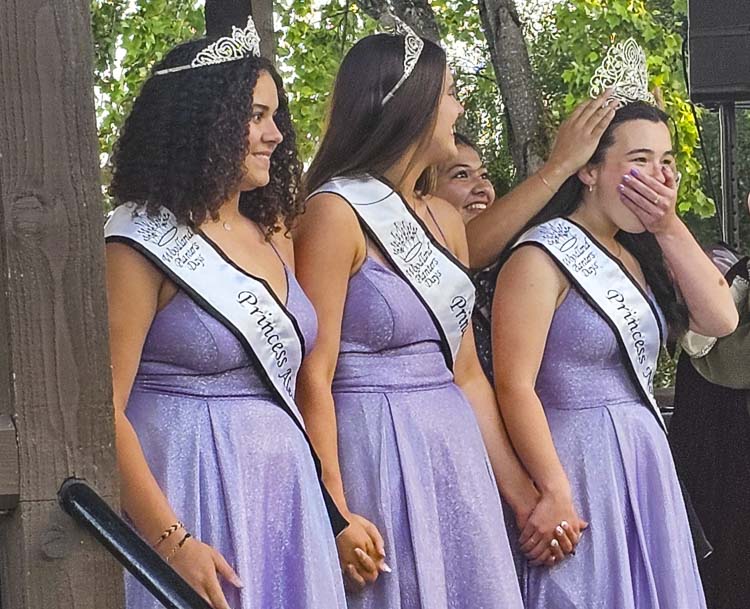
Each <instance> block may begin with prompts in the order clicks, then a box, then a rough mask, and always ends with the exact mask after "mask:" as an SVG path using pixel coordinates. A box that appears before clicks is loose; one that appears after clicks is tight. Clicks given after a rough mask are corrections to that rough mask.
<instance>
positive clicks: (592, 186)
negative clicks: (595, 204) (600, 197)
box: [589, 184, 594, 192]
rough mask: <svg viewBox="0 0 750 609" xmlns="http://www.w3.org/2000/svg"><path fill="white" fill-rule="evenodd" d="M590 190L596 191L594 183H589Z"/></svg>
mask: <svg viewBox="0 0 750 609" xmlns="http://www.w3.org/2000/svg"><path fill="white" fill-rule="evenodd" d="M589 192H594V185H593V184H589Z"/></svg>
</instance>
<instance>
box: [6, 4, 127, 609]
mask: <svg viewBox="0 0 750 609" xmlns="http://www.w3.org/2000/svg"><path fill="white" fill-rule="evenodd" d="M90 32H91V24H90V16H89V1H88V0H67V1H66V2H50V1H49V0H2V2H0V251H1V252H2V253H1V254H0V262H1V263H2V264H1V266H0V332H2V333H3V334H4V335H5V336H4V337H3V338H5V340H4V341H3V349H0V353H2V355H0V414H5V415H9V416H11V417H12V419H13V422H14V423H15V427H16V432H17V438H18V453H17V454H18V457H17V458H18V461H19V467H20V488H19V502H18V506H17V507H16V508H15V510H13V512H12V513H11V514H10V515H9V516H7V517H5V518H4V519H2V520H0V606H2V607H3V609H57V608H60V609H62V608H63V607H64V608H66V609H89V608H91V607H107V608H108V609H121V608H122V607H123V604H124V603H123V591H122V571H121V569H120V568H119V566H118V565H117V563H116V562H115V561H114V560H113V559H112V558H111V557H110V556H109V555H108V554H107V553H106V551H105V550H104V549H103V548H102V547H100V546H99V545H98V544H97V543H96V542H95V541H94V540H93V539H92V538H90V537H89V536H88V535H87V534H86V533H84V532H83V531H82V530H80V529H78V528H77V527H76V526H75V524H74V522H73V521H72V519H70V518H69V517H68V516H67V515H65V514H64V513H63V512H62V510H61V509H60V508H59V507H58V504H57V497H56V494H57V490H58V488H59V486H60V484H61V483H62V481H63V480H64V479H65V478H67V477H68V476H77V477H80V478H84V479H86V480H87V481H88V482H89V483H90V484H91V485H92V486H93V487H94V488H96V489H97V491H98V492H99V493H100V494H101V495H102V496H103V497H105V498H106V499H107V500H108V501H109V502H110V504H113V505H114V506H115V507H116V506H117V504H118V493H119V490H118V482H117V473H116V464H115V454H114V427H113V409H112V402H111V374H110V369H109V348H108V344H107V308H106V298H105V292H104V269H103V239H102V224H103V213H102V201H101V192H100V189H99V179H98V164H99V163H98V150H97V138H96V125H95V120H94V99H93V78H92V76H93V71H92V64H93V61H92V45H91V34H90Z"/></svg>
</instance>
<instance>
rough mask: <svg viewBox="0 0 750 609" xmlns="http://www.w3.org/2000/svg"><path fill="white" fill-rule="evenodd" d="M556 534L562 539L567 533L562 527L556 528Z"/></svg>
mask: <svg viewBox="0 0 750 609" xmlns="http://www.w3.org/2000/svg"><path fill="white" fill-rule="evenodd" d="M555 533H557V536H558V537H562V536H563V535H565V531H563V528H562V527H555Z"/></svg>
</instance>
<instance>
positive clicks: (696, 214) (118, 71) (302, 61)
mask: <svg viewBox="0 0 750 609" xmlns="http://www.w3.org/2000/svg"><path fill="white" fill-rule="evenodd" d="M516 1H517V4H518V8H519V13H520V15H521V19H522V20H523V22H524V33H525V36H526V40H527V46H528V49H529V55H530V58H531V62H532V67H533V69H534V72H535V77H536V82H537V87H538V90H539V93H540V95H541V97H542V100H543V105H544V108H545V112H546V122H547V124H548V126H549V129H550V132H551V133H552V132H554V128H555V126H556V125H557V124H559V122H560V121H561V120H562V119H563V118H564V117H565V116H566V115H567V113H568V112H570V110H571V109H572V108H573V107H574V106H575V104H576V103H578V101H579V100H582V99H585V98H586V97H587V96H588V81H589V79H590V78H591V76H592V75H593V72H594V70H595V69H596V66H597V65H599V63H600V62H601V59H602V57H603V54H604V52H605V51H606V49H607V48H608V47H609V46H610V44H611V43H612V42H613V41H618V40H624V39H626V38H628V37H629V36H633V37H634V38H635V39H636V40H637V41H638V42H639V43H640V44H642V45H643V46H644V48H645V49H646V53H647V56H648V68H649V72H650V75H651V82H650V84H651V86H652V87H658V88H659V89H660V91H661V93H662V96H663V99H664V102H665V107H666V110H667V112H668V113H669V114H670V116H671V117H672V119H673V121H674V130H673V131H674V141H675V146H676V154H677V162H678V165H679V169H680V171H681V172H682V176H683V179H682V183H681V199H680V205H679V209H680V212H681V213H682V214H683V217H684V218H685V219H686V220H687V222H688V224H689V226H690V227H691V229H692V230H693V231H694V232H695V233H696V235H697V236H698V237H699V239H700V240H701V241H703V242H706V243H708V242H711V241H714V240H716V239H717V238H718V236H719V230H718V226H719V224H718V222H717V219H716V217H715V206H714V200H715V199H716V197H717V196H720V175H721V173H720V166H719V128H718V118H717V115H716V113H712V112H708V111H706V110H702V109H696V108H693V107H692V106H691V104H690V103H689V101H688V97H687V86H686V83H685V66H684V62H683V42H684V38H683V34H684V33H685V32H686V13H687V0H575V1H572V0H516ZM203 6H204V0H92V5H91V8H92V27H93V37H94V47H95V70H96V74H95V83H96V95H97V120H98V125H99V142H100V150H101V170H102V171H101V174H102V184H103V186H106V184H107V183H108V181H109V171H108V166H107V162H108V159H109V154H110V152H111V150H112V146H113V144H114V142H115V140H116V138H117V134H118V130H119V127H120V125H121V124H122V122H123V119H124V117H125V116H126V114H127V112H128V110H129V108H130V105H131V104H132V100H133V99H134V97H135V95H136V94H137V92H138V90H139V88H140V86H141V84H142V83H143V81H144V79H145V78H146V76H147V74H148V71H149V69H150V67H151V65H152V64H153V63H154V62H155V61H157V60H158V59H160V58H161V57H162V56H163V55H164V53H165V52H166V51H167V50H168V49H169V48H170V47H171V46H173V45H174V44H176V43H177V42H180V41H182V40H185V39H188V38H191V37H194V36H200V35H202V34H203V32H204V21H203ZM431 6H432V9H433V11H434V14H435V18H436V21H437V23H438V26H439V28H440V32H441V36H442V42H443V45H444V47H445V48H446V49H447V51H448V55H449V60H450V63H451V66H452V67H453V70H454V73H455V75H456V80H457V82H458V84H459V90H460V95H461V98H462V102H463V103H464V106H465V110H466V111H465V114H464V117H463V119H462V121H461V123H460V124H459V128H460V129H461V130H462V131H464V132H466V133H467V134H468V135H470V136H471V137H472V138H473V139H474V140H475V141H477V143H478V144H479V145H480V147H481V148H482V150H483V152H484V155H485V160H486V161H487V165H488V168H489V169H490V172H491V174H492V175H493V176H494V179H495V182H496V188H497V191H498V193H500V194H502V193H504V192H507V191H508V190H510V189H511V188H512V187H513V185H514V184H515V183H516V181H517V179H518V176H517V173H516V169H515V167H514V166H513V163H512V160H511V156H510V153H509V150H508V145H507V126H506V117H505V111H504V108H503V104H502V101H501V99H500V96H499V94H498V89H497V81H496V78H495V74H494V72H493V68H492V64H491V62H490V58H489V51H488V47H487V42H486V40H485V38H484V33H483V31H482V28H481V24H480V20H479V11H478V9H477V5H476V0H433V1H432V2H431ZM274 9H275V15H276V30H277V32H278V37H277V64H278V66H279V69H280V71H281V73H282V75H283V77H284V79H285V83H286V84H287V91H288V93H289V97H290V105H291V109H292V115H293V118H294V121H295V124H296V127H297V131H298V141H299V146H300V154H301V156H302V158H303V159H304V160H308V161H309V159H310V158H311V157H312V155H313V153H314V151H315V147H316V145H317V142H318V140H319V137H320V134H321V132H322V130H323V127H324V124H325V117H326V111H327V104H328V100H329V96H330V92H331V90H332V87H333V81H334V76H335V73H336V69H337V67H338V65H339V63H340V62H341V59H342V58H343V56H344V54H345V53H346V51H347V50H348V49H349V48H350V47H351V45H352V44H353V43H354V42H355V41H356V40H358V39H359V38H360V37H362V36H364V35H366V34H369V33H372V32H375V31H377V30H378V25H377V23H376V22H375V21H373V20H372V19H371V18H370V17H368V16H367V15H365V14H364V13H363V12H362V10H361V9H360V8H359V7H358V6H357V4H356V3H355V1H354V0H275V6H274ZM737 119H738V150H737V171H738V178H739V187H740V188H739V192H740V193H741V195H742V196H743V198H744V197H746V196H747V193H748V192H750V111H738V114H737ZM699 127H700V128H701V129H702V132H703V142H701V139H700V137H699ZM702 144H703V146H705V147H703V146H702ZM709 175H710V176H711V178H709ZM740 217H741V219H742V223H741V226H742V230H743V234H744V235H745V236H747V235H750V219H749V218H750V216H748V214H747V213H744V206H743V209H742V210H741V213H740ZM672 377H673V367H672V363H671V360H669V358H664V359H663V362H662V366H661V371H660V375H659V377H658V379H657V381H658V384H659V385H662V386H663V385H666V384H669V383H670V382H671V380H672Z"/></svg>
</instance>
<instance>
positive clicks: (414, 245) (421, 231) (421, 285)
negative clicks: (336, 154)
mask: <svg viewBox="0 0 750 609" xmlns="http://www.w3.org/2000/svg"><path fill="white" fill-rule="evenodd" d="M322 192H327V193H333V194H337V195H339V196H340V197H342V198H343V199H345V200H346V201H347V202H348V203H349V204H350V205H351V206H352V209H354V211H355V213H356V214H357V217H358V218H359V220H360V223H361V224H362V226H363V228H364V229H365V230H366V232H367V234H368V235H369V236H370V238H371V239H372V240H373V241H374V242H375V243H376V244H377V245H378V247H379V248H380V250H381V252H382V253H383V255H384V256H385V257H386V258H387V259H388V261H389V262H390V263H391V265H392V266H393V268H394V269H395V270H396V272H397V273H398V274H399V275H400V276H401V277H402V278H403V279H404V280H405V281H406V283H407V284H408V285H409V286H410V287H411V288H412V290H414V292H415V294H416V295H417V296H418V298H419V299H420V300H421V301H422V304H423V305H424V306H425V308H426V309H427V311H428V312H429V314H430V317H431V318H432V320H433V322H434V323H435V326H436V328H437V330H438V333H439V334H440V337H441V342H442V344H443V355H444V356H445V360H446V363H447V364H448V368H450V369H451V370H452V369H453V362H454V361H455V358H456V354H457V353H458V349H459V347H460V346H461V339H462V338H463V335H464V332H466V329H467V328H468V327H469V324H470V323H471V313H472V310H473V308H474V284H473V283H472V281H471V278H470V277H469V275H468V272H467V270H466V269H465V267H464V266H463V265H462V264H461V263H460V262H459V261H458V260H456V258H455V257H454V256H453V255H452V254H451V253H450V252H449V251H448V250H446V249H445V248H444V247H442V246H441V245H440V244H439V243H437V242H436V241H435V239H434V237H432V235H431V234H430V231H429V230H427V229H426V228H425V226H424V225H423V224H422V222H421V221H420V219H419V218H418V217H417V216H416V215H415V214H414V212H413V211H412V209H411V208H410V207H409V206H408V205H407V204H406V202H405V201H404V200H403V198H402V197H401V195H400V194H399V193H398V192H396V190H394V189H393V188H392V187H391V186H389V185H388V184H386V183H384V182H382V181H380V180H378V179H376V178H373V177H365V178H334V179H333V180H330V181H329V182H326V183H325V184H324V185H323V186H321V187H320V188H318V189H317V190H316V191H315V192H314V193H313V195H314V194H318V193H322ZM311 196H312V195H311Z"/></svg>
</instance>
